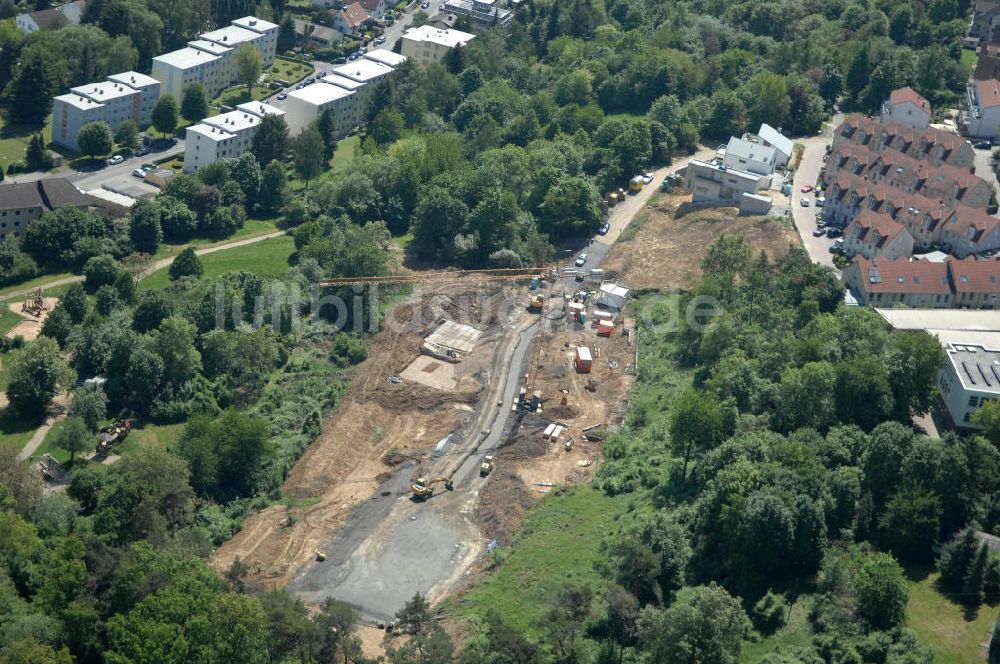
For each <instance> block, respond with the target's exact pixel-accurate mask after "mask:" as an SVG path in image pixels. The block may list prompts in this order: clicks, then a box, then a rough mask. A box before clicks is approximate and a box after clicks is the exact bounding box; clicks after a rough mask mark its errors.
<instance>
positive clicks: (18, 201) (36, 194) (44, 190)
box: [0, 178, 92, 241]
mask: <svg viewBox="0 0 1000 664" xmlns="http://www.w3.org/2000/svg"><path fill="white" fill-rule="evenodd" d="M91 203H92V201H91V200H90V199H89V198H88V197H87V196H86V195H85V194H84V193H83V192H81V191H80V190H79V189H77V188H76V187H74V186H73V185H72V184H71V183H70V181H69V180H67V179H66V178H46V179H42V180H36V181H35V182H24V183H18V184H2V183H0V241H3V240H6V239H7V237H8V236H11V237H20V235H21V233H23V232H24V229H25V228H27V226H28V224H30V223H31V222H33V221H35V220H36V219H38V218H39V217H41V216H42V215H43V214H44V213H46V212H49V211H51V210H57V209H59V208H63V207H77V208H87V207H90V206H91Z"/></svg>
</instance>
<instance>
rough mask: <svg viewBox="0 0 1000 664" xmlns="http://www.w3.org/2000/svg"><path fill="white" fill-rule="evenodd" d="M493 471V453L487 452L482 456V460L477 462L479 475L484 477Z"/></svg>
mask: <svg viewBox="0 0 1000 664" xmlns="http://www.w3.org/2000/svg"><path fill="white" fill-rule="evenodd" d="M492 472H493V455H492V454H487V455H486V456H484V457H483V462H482V463H481V464H479V476H480V477H486V476H487V475H489V474H490V473H492Z"/></svg>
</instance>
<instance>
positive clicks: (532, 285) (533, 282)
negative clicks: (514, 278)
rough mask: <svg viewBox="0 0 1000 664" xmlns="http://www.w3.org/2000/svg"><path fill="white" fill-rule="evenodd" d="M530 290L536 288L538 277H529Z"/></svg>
mask: <svg viewBox="0 0 1000 664" xmlns="http://www.w3.org/2000/svg"><path fill="white" fill-rule="evenodd" d="M531 290H538V277H532V278H531Z"/></svg>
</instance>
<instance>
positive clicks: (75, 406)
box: [69, 383, 108, 431]
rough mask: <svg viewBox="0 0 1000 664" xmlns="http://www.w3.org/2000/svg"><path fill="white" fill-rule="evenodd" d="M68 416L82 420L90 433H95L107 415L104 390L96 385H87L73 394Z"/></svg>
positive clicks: (106, 398)
mask: <svg viewBox="0 0 1000 664" xmlns="http://www.w3.org/2000/svg"><path fill="white" fill-rule="evenodd" d="M69 414H70V415H72V416H73V417H78V418H80V419H81V420H83V422H84V424H86V425H87V428H88V429H90V430H91V431H97V427H98V426H99V425H100V423H101V420H103V419H104V418H105V417H106V416H107V414H108V397H107V395H106V394H104V389H103V388H102V387H101V386H100V385H97V384H96V383H87V384H85V385H82V386H81V387H78V388H77V389H76V391H74V392H73V401H72V402H71V403H70V405H69Z"/></svg>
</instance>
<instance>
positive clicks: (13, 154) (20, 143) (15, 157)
mask: <svg viewBox="0 0 1000 664" xmlns="http://www.w3.org/2000/svg"><path fill="white" fill-rule="evenodd" d="M50 119H51V118H50ZM37 133H38V127H29V126H25V125H16V124H8V123H5V122H4V120H3V118H2V117H0V167H2V168H3V169H4V173H6V172H7V167H8V166H10V165H11V164H12V163H14V162H15V161H22V160H23V159H24V152H25V150H27V148H28V141H30V140H31V137H32V135H34V134H37ZM42 138H44V139H45V144H46V145H48V143H49V142H50V141H51V140H52V123H51V122H46V123H45V127H43V128H42Z"/></svg>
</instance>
